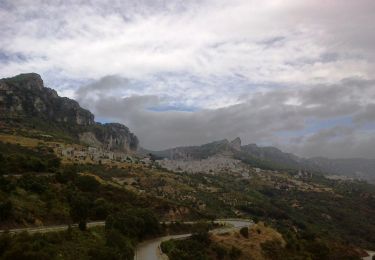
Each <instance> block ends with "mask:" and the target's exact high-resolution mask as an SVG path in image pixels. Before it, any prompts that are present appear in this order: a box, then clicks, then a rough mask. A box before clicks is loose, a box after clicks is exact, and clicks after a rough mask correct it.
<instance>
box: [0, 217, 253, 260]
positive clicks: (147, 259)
mask: <svg viewBox="0 0 375 260" xmlns="http://www.w3.org/2000/svg"><path fill="white" fill-rule="evenodd" d="M215 222H216V223H222V224H226V227H222V228H218V229H215V230H211V231H210V233H215V234H219V233H225V232H229V231H233V230H236V229H240V228H241V227H245V226H249V225H251V224H252V223H253V222H252V221H251V220H240V219H220V220H216V221H215ZM185 223H194V222H185ZM104 225H105V221H95V222H88V223H87V227H95V226H104ZM71 226H72V227H77V226H78V224H72V225H71ZM67 228H68V225H56V226H48V227H33V228H15V229H9V230H0V234H1V233H4V232H9V233H13V234H16V233H21V232H28V233H46V232H56V231H63V230H66V229H67ZM190 236H191V234H182V235H170V236H163V237H158V238H154V239H151V240H146V241H143V242H142V243H139V244H138V245H137V248H136V250H135V256H134V260H166V259H168V257H167V256H166V255H163V254H162V253H161V250H160V243H161V242H163V241H166V240H169V239H184V238H187V237H190Z"/></svg>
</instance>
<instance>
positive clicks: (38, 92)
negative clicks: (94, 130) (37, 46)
mask: <svg viewBox="0 0 375 260" xmlns="http://www.w3.org/2000/svg"><path fill="white" fill-rule="evenodd" d="M0 111H1V118H10V119H11V118H23V117H26V118H27V117H37V118H42V119H45V120H53V121H56V122H64V123H67V124H77V125H84V126H87V125H93V124H94V123H95V122H94V115H93V114H91V113H90V111H88V110H86V109H83V108H81V107H80V106H79V104H78V103H77V102H76V101H74V100H71V99H69V98H61V97H59V96H58V95H57V93H56V91H55V90H53V89H50V88H45V87H44V85H43V80H42V78H41V77H40V76H39V75H38V74H35V73H30V74H21V75H18V76H16V77H13V78H6V79H1V80H0Z"/></svg>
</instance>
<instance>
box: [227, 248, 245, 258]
mask: <svg viewBox="0 0 375 260" xmlns="http://www.w3.org/2000/svg"><path fill="white" fill-rule="evenodd" d="M241 254H242V251H241V250H240V249H238V248H237V247H235V246H232V248H231V249H230V251H229V257H230V259H233V260H234V259H238V258H239V257H240V256H241Z"/></svg>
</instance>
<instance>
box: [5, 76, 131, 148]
mask: <svg viewBox="0 0 375 260" xmlns="http://www.w3.org/2000/svg"><path fill="white" fill-rule="evenodd" d="M30 121H32V127H33V128H41V126H40V125H44V126H43V127H44V128H43V129H41V130H45V131H48V130H49V129H48V128H50V127H54V129H59V130H60V131H62V132H64V133H67V134H69V135H70V136H73V138H74V139H75V140H78V141H80V142H82V143H85V144H88V145H90V146H94V147H100V148H103V149H106V150H111V151H119V152H130V151H136V150H137V148H138V138H137V137H136V136H135V135H134V134H133V133H131V132H130V131H129V129H128V128H127V127H126V126H124V125H121V124H115V123H111V124H100V123H96V122H95V121H94V115H93V114H92V113H91V112H90V111H88V110H86V109H83V108H82V107H80V105H79V104H78V103H77V102H76V101H74V100H72V99H69V98H66V97H59V96H58V95H57V92H56V91H55V90H53V89H50V88H46V87H44V84H43V80H42V78H41V77H40V76H39V75H38V74H35V73H28V74H20V75H18V76H15V77H12V78H5V79H0V122H16V123H17V124H19V125H21V126H26V125H27V123H29V122H30ZM35 122H37V123H35ZM46 125H47V127H46ZM46 128H47V129H46Z"/></svg>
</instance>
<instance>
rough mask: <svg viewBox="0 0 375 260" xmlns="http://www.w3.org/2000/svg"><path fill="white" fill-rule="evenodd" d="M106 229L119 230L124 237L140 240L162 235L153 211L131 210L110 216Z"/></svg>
mask: <svg viewBox="0 0 375 260" xmlns="http://www.w3.org/2000/svg"><path fill="white" fill-rule="evenodd" d="M105 228H106V230H110V229H117V230H118V231H120V232H121V233H122V234H123V235H124V236H128V237H131V238H136V239H139V240H140V239H144V238H145V237H147V236H154V235H157V234H160V231H161V228H160V224H159V221H158V219H157V218H156V217H155V215H154V214H153V212H152V211H150V210H146V209H129V210H126V211H124V212H118V213H115V214H112V215H109V216H108V217H107V219H106V223H105Z"/></svg>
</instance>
